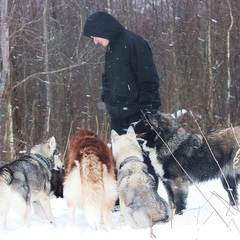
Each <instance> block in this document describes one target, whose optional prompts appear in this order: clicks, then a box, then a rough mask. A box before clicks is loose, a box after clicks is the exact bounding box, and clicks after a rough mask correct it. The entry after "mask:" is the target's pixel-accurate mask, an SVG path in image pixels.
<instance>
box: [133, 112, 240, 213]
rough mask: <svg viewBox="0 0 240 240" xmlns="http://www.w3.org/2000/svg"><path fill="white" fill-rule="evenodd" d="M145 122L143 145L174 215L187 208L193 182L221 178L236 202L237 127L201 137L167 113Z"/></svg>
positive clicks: (238, 174)
mask: <svg viewBox="0 0 240 240" xmlns="http://www.w3.org/2000/svg"><path fill="white" fill-rule="evenodd" d="M148 121H149V125H150V127H149V128H148V130H147V132H146V133H145V135H142V136H141V137H142V138H143V139H144V141H143V142H144V143H143V145H142V148H143V149H144V151H146V152H148V154H149V157H150V159H151V162H152V165H153V166H154V169H155V171H156V172H157V173H158V174H159V176H160V178H161V179H163V180H164V181H163V183H164V185H165V187H166V189H167V192H168V197H169V202H171V203H173V205H174V206H175V213H176V214H182V213H183V210H184V209H186V204H187V196H188V187H189V185H190V184H191V183H192V182H205V181H209V180H212V179H216V178H220V179H221V182H222V185H223V187H224V189H225V190H226V191H227V193H228V198H229V202H230V205H237V204H238V192H237V187H238V183H239V180H240V169H239V168H237V167H234V158H235V159H237V156H238V154H237V153H238V150H239V145H238V144H239V142H240V127H239V126H236V127H234V128H226V129H222V130H218V131H215V132H213V133H211V134H209V135H207V136H206V137H205V138H204V137H203V136H201V135H198V134H194V133H191V132H188V131H186V130H185V129H184V128H183V127H181V125H180V124H179V123H178V122H177V121H176V120H175V119H174V118H172V117H171V116H170V115H169V114H165V113H156V114H153V115H151V116H150V117H149V118H148ZM137 125H138V124H136V125H135V128H137V127H138V126H137ZM235 165H237V160H235Z"/></svg>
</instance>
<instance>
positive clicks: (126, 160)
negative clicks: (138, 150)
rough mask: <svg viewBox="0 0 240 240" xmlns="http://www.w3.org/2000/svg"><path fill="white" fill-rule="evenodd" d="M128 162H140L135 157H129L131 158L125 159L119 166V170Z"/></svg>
mask: <svg viewBox="0 0 240 240" xmlns="http://www.w3.org/2000/svg"><path fill="white" fill-rule="evenodd" d="M129 162H142V161H141V160H140V159H139V158H138V157H135V156H131V157H128V158H126V159H125V160H124V161H123V162H122V163H121V164H120V166H119V170H120V169H121V168H122V167H123V166H124V165H125V164H126V163H129Z"/></svg>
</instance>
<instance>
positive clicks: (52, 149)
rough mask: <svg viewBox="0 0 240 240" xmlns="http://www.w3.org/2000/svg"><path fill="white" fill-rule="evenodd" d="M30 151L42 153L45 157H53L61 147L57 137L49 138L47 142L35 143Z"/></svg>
mask: <svg viewBox="0 0 240 240" xmlns="http://www.w3.org/2000/svg"><path fill="white" fill-rule="evenodd" d="M30 153H32V154H40V155H42V156H43V157H45V158H50V159H53V157H54V155H58V154H59V149H58V146H57V143H56V139H55V137H51V138H49V139H48V140H47V141H46V142H44V143H41V144H38V145H35V146H34V147H33V148H32V149H31V151H30Z"/></svg>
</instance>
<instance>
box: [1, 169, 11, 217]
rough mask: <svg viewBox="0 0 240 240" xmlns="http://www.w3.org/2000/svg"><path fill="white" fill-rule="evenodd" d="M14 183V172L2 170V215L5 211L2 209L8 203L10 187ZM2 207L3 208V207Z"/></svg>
mask: <svg viewBox="0 0 240 240" xmlns="http://www.w3.org/2000/svg"><path fill="white" fill-rule="evenodd" d="M11 181H12V172H11V171H10V169H8V168H6V167H1V168H0V213H1V211H2V210H3V209H2V207H3V206H4V205H5V203H7V201H9V200H8V196H9V194H8V193H9V191H10V188H9V185H10V183H11ZM1 205H2V206H1Z"/></svg>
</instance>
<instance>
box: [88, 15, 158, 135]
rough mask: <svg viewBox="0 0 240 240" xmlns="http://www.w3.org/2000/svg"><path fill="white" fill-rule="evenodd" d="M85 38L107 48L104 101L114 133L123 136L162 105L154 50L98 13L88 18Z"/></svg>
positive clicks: (112, 20) (112, 18) (133, 34)
mask: <svg viewBox="0 0 240 240" xmlns="http://www.w3.org/2000/svg"><path fill="white" fill-rule="evenodd" d="M84 35H85V36H87V37H90V38H92V39H93V41H94V43H95V44H101V45H102V46H105V47H106V48H107V49H106V54H105V71H104V73H103V74H102V101H103V102H104V103H105V105H106V108H107V111H108V113H109V115H110V118H111V129H114V130H115V131H116V132H117V133H118V134H124V133H126V130H127V128H128V127H129V125H130V124H131V123H133V122H137V121H138V120H140V119H141V118H142V119H144V118H145V116H147V115H148V114H149V113H152V111H154V110H157V109H158V108H159V107H160V105H161V101H160V96H159V92H158V90H159V77H158V74H157V70H156V67H155V64H154V61H153V56H152V52H151V48H150V47H149V44H148V43H147V41H146V40H144V39H143V38H142V37H141V36H139V35H137V34H135V33H133V32H131V31H129V30H127V29H125V28H124V27H123V26H122V25H121V24H120V23H119V22H118V20H117V19H115V18H114V17H113V16H112V15H110V14H108V13H106V12H95V13H93V14H92V15H90V16H89V17H88V18H87V20H86V23H85V26H84ZM145 123H147V121H145ZM144 131H145V130H144V126H143V129H142V130H141V132H144Z"/></svg>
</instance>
